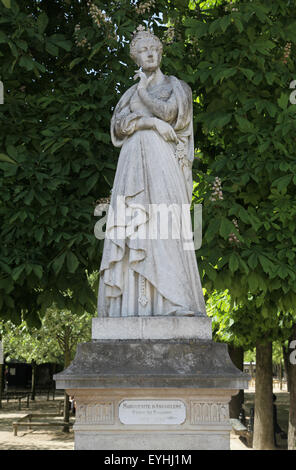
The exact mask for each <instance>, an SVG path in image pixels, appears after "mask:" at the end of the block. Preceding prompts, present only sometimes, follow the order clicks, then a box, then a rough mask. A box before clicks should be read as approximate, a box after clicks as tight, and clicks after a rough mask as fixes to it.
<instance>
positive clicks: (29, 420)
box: [12, 413, 73, 436]
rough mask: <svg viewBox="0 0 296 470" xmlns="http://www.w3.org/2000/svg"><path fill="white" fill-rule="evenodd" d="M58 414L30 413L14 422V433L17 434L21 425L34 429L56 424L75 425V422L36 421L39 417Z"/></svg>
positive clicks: (53, 416)
mask: <svg viewBox="0 0 296 470" xmlns="http://www.w3.org/2000/svg"><path fill="white" fill-rule="evenodd" d="M57 417H58V415H56V414H52V413H35V414H33V413H29V414H27V415H25V416H23V417H22V418H19V419H18V420H17V421H14V422H13V423H12V428H13V434H14V436H17V431H18V428H19V427H23V426H25V427H27V429H32V428H34V427H45V428H46V427H54V426H63V427H64V426H65V425H67V426H69V427H71V426H73V423H65V422H64V421H54V420H53V421H34V420H37V419H39V418H47V419H48V418H57Z"/></svg>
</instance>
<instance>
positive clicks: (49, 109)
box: [0, 0, 296, 334]
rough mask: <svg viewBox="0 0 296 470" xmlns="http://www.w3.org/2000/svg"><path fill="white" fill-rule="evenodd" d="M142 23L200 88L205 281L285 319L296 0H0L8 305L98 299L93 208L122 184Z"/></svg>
mask: <svg viewBox="0 0 296 470" xmlns="http://www.w3.org/2000/svg"><path fill="white" fill-rule="evenodd" d="M139 24H147V25H149V26H150V27H152V28H153V30H154V32H155V34H157V35H158V36H159V37H160V38H161V39H162V40H163V43H164V57H163V65H162V69H163V71H164V72H165V73H166V74H169V75H170V74H173V75H176V76H177V77H179V78H180V79H183V80H185V81H186V82H187V83H189V85H190V86H191V88H192V90H193V98H194V134H195V144H196V152H197V157H199V158H197V159H196V162H195V163H194V175H195V180H196V186H195V192H194V202H202V203H203V206H204V210H203V223H204V227H203V231H204V234H203V235H204V236H203V245H202V247H201V249H200V250H199V251H198V252H197V256H198V262H199V267H200V270H201V275H202V278H203V286H204V287H205V288H206V289H207V291H208V292H209V293H211V292H212V291H213V289H217V290H223V291H224V290H225V289H228V290H229V293H230V295H231V298H232V300H233V301H235V302H236V303H237V304H241V305H243V306H244V309H245V310H246V309H247V308H248V307H251V309H252V311H253V312H254V311H256V315H257V317H256V318H259V319H260V322H261V324H262V325H263V331H264V330H265V331H267V330H272V329H273V328H274V327H276V328H277V322H278V316H277V314H278V312H283V313H285V312H290V311H293V310H294V309H295V305H296V282H295V281H296V269H295V241H296V238H295V223H296V222H295V213H296V204H295V184H296V177H295V174H296V171H295V170H296V168H295V165H296V163H295V151H294V148H295V113H296V106H295V105H293V104H292V103H291V102H290V100H289V97H290V94H291V92H292V91H293V90H292V89H290V88H289V86H290V83H291V82H292V80H293V79H296V73H295V60H294V56H295V43H296V27H295V26H296V7H295V3H294V1H290V0H276V1H273V2H270V1H268V0H260V1H259V0H256V1H255V0H254V1H252V0H241V1H236V2H229V1H226V0H225V1H221V0H217V1H215V0H211V1H194V0H188V1H184V0H171V1H163V0H160V1H157V2H155V1H153V0H145V1H144V0H142V1H140V0H123V1H119V0H112V1H108V2H107V1H103V0H93V1H91V2H90V1H89V2H86V1H79V0H64V1H62V0H51V1H49V0H47V1H46V0H38V1H37V0H32V1H30V2H26V1H24V0H20V1H18V2H16V0H1V1H0V25H1V29H0V55H1V71H0V73H1V76H0V79H1V80H2V81H3V83H4V104H3V105H1V106H0V111H1V114H0V119H1V132H0V172H1V181H0V198H1V199H0V200H1V203H0V204H1V205H0V217H1V255H0V269H1V278H0V304H1V305H0V308H1V310H0V312H1V316H2V317H3V318H11V319H13V320H14V321H18V320H19V319H20V316H21V315H20V314H21V313H22V316H23V318H26V319H27V320H28V321H31V322H33V323H34V321H37V320H38V315H37V313H38V312H41V313H42V312H45V310H46V308H47V307H49V306H50V305H52V304H53V302H55V304H56V305H57V308H62V309H64V308H67V309H70V310H72V311H73V313H74V312H77V313H81V312H82V311H84V310H87V311H90V312H91V311H94V308H95V294H94V289H92V288H91V287H90V285H89V276H90V275H91V274H92V273H94V272H96V271H97V270H98V267H99V265H100V257H101V250H102V241H99V240H97V239H96V238H95V236H94V234H93V228H94V224H95V222H96V219H95V217H94V208H95V206H96V204H97V201H98V200H100V199H101V198H106V197H108V196H109V192H110V189H111V187H112V182H113V178H114V174H115V168H116V161H117V158H118V150H117V149H114V148H113V146H112V144H111V141H110V135H109V126H110V119H111V115H112V110H113V108H114V106H115V104H116V103H117V101H118V97H119V95H121V94H122V93H123V92H124V91H125V90H126V89H127V88H128V87H129V86H130V85H131V84H132V83H133V80H132V77H133V75H134V70H135V64H134V63H133V62H132V60H131V59H130V57H129V41H130V39H131V36H132V33H133V31H134V30H135V29H136V28H137V26H138V25H139ZM213 185H214V186H213ZM250 299H251V302H250ZM248 315H249V316H250V315H251V313H249V314H248ZM237 316H238V315H236V318H235V321H236V319H237ZM241 318H242V319H244V318H249V317H248V316H246V314H245V313H244V314H243V315H241ZM250 318H251V319H250V320H248V321H249V323H250V322H251V323H252V317H250ZM249 323H248V322H247V324H246V327H248V325H249ZM240 324H241V325H242V326H241V328H242V331H243V330H244V325H243V324H242V323H240ZM260 334H261V333H260Z"/></svg>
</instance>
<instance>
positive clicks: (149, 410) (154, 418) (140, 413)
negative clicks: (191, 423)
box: [118, 400, 186, 425]
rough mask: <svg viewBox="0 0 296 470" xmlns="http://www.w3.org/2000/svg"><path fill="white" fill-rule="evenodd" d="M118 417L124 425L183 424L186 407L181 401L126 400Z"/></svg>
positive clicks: (121, 405)
mask: <svg viewBox="0 0 296 470" xmlns="http://www.w3.org/2000/svg"><path fill="white" fill-rule="evenodd" d="M118 416H119V420H120V421H121V423H122V424H166V425H169V424H182V423H184V421H185V419H186V406H185V404H184V403H183V402H182V401H181V400H124V401H122V402H121V403H120V405H119V410H118Z"/></svg>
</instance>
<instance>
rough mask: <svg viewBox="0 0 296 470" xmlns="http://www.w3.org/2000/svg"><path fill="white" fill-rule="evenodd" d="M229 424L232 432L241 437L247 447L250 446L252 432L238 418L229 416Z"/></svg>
mask: <svg viewBox="0 0 296 470" xmlns="http://www.w3.org/2000/svg"><path fill="white" fill-rule="evenodd" d="M230 424H231V426H232V429H233V431H234V433H235V434H236V435H238V436H239V437H241V438H242V440H244V441H245V443H246V445H247V446H248V447H252V441H253V432H252V431H250V430H248V428H246V426H245V425H244V424H243V423H242V422H241V421H240V420H239V419H234V418H230Z"/></svg>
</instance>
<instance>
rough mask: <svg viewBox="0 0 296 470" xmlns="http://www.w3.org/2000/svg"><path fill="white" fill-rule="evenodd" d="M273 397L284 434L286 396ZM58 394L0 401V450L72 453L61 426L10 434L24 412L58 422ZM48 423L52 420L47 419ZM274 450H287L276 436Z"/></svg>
mask: <svg viewBox="0 0 296 470" xmlns="http://www.w3.org/2000/svg"><path fill="white" fill-rule="evenodd" d="M275 394H276V396H277V401H276V403H277V407H278V422H279V425H280V427H281V428H282V429H283V430H284V431H286V432H287V428H288V415H289V395H288V393H286V392H282V391H278V390H276V391H275ZM254 397H255V395H254V391H252V390H249V391H248V393H245V403H244V407H245V410H246V416H249V413H250V408H251V407H252V406H254ZM62 400H63V396H62V395H60V396H59V395H58V396H55V398H54V400H53V399H49V400H47V398H46V396H42V395H41V396H37V397H36V399H35V402H32V401H31V402H30V405H29V409H28V408H26V403H25V402H23V403H22V405H21V410H19V409H18V403H17V402H15V401H9V402H8V403H7V402H6V401H3V402H2V409H0V450H73V449H74V433H73V431H72V430H71V431H70V432H69V433H64V432H63V431H62V427H61V426H60V427H56V428H52V427H49V428H46V427H43V428H33V429H31V430H30V429H27V428H26V427H23V428H20V429H19V430H18V433H17V436H14V434H13V428H12V423H13V422H14V421H17V420H18V419H19V418H21V417H23V416H25V415H26V414H28V413H53V414H54V413H55V414H56V415H57V418H55V419H58V420H61V417H58V415H59V411H60V410H61V409H62V407H61V404H62V403H61V402H62ZM51 421H52V418H51ZM277 444H278V448H279V450H284V449H286V448H287V441H286V440H283V439H280V438H279V437H278V442H277ZM230 445H231V449H232V450H252V449H250V448H248V447H247V446H246V445H245V444H244V443H243V442H242V441H241V440H240V439H239V437H238V436H236V435H235V434H234V433H231V440H230Z"/></svg>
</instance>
